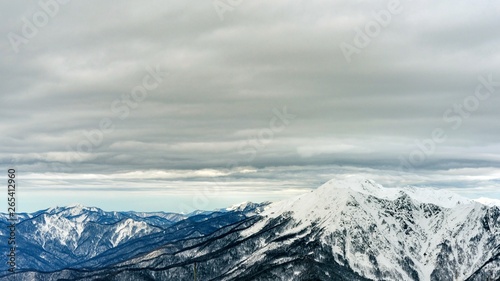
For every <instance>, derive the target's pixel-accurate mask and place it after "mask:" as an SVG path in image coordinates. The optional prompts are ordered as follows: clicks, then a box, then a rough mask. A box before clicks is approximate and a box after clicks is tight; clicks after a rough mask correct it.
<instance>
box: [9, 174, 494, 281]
mask: <svg viewBox="0 0 500 281" xmlns="http://www.w3.org/2000/svg"><path fill="white" fill-rule="evenodd" d="M55 213H56V214H57V213H58V212H55ZM199 216H200V217H197V216H193V217H188V218H186V219H184V220H180V221H178V222H176V223H174V224H173V225H170V226H168V227H164V228H163V229H162V230H160V231H157V232H155V231H156V230H154V229H153V227H159V226H155V225H153V226H151V227H152V228H151V230H148V228H147V227H146V228H140V227H137V228H135V229H146V230H143V231H149V233H148V234H146V233H145V232H136V233H139V234H138V236H140V235H142V236H140V237H139V238H137V239H134V238H127V239H129V241H128V242H125V243H118V244H117V245H116V246H113V243H111V242H110V245H111V246H112V247H111V248H110V249H108V250H107V251H106V253H105V254H104V255H100V256H98V257H96V258H92V259H89V260H88V261H84V262H82V263H80V264H79V265H80V266H81V268H86V269H87V270H85V271H82V270H76V269H65V270H59V271H55V272H50V273H42V272H40V270H28V271H27V272H20V273H18V274H16V276H14V277H16V278H18V279H17V280H63V279H64V280H74V279H82V280H124V281H126V280H134V281H135V280H193V275H194V272H195V268H196V275H197V277H198V280H287V281H288V280H398V281H399V280H446V281H448V280H478V281H479V280H480V281H483V280H499V279H500V209H499V208H498V207H497V206H487V205H484V204H481V203H478V202H476V201H472V200H468V199H466V198H463V197H460V196H458V195H455V194H452V193H449V192H443V191H440V190H435V189H422V188H412V187H405V188H384V187H382V186H380V185H378V184H376V183H375V182H373V181H371V180H365V179H359V178H355V177H353V178H346V179H345V180H343V181H330V182H327V183H326V184H324V185H322V186H321V187H319V188H317V189H316V190H313V191H311V192H310V193H307V194H304V195H301V196H298V197H295V198H292V199H289V200H285V201H281V202H276V203H272V204H264V205H255V204H253V203H243V204H239V205H235V206H233V207H230V208H228V209H227V210H225V211H222V212H215V213H213V214H209V215H207V214H204V215H199ZM32 219H33V218H32ZM121 222H122V224H125V222H127V220H125V221H123V220H122V221H121ZM134 222H135V221H134ZM130 223H132V222H130ZM54 224H56V223H54ZM56 225H57V224H56ZM54 229H55V230H54V231H56V232H58V231H62V230H56V228H54ZM74 229H75V230H74V232H76V233H78V231H80V230H79V229H78V228H77V227H74ZM115 229H120V228H119V227H117V228H115ZM128 229H129V230H130V229H134V226H133V224H132V226H130V227H128ZM84 231H85V230H84ZM132 232H133V231H132ZM132 232H131V231H128V232H126V234H127V235H128V234H130V233H132ZM127 235H125V236H127ZM130 236H134V234H130ZM114 237H115V239H116V235H115V236H114ZM127 237H129V236H127ZM33 239H34V238H33ZM53 239H55V240H64V239H61V238H60V237H59V236H54V238H53ZM107 239H110V241H116V240H112V237H108V238H107ZM122 239H123V238H122ZM120 241H121V240H120ZM130 241H132V242H130ZM61 245H62V243H61ZM66 245H68V242H66ZM127 253H133V254H128V255H127ZM123 256H125V257H126V258H123ZM116 257H122V259H116ZM109 260H112V261H113V262H109Z"/></svg>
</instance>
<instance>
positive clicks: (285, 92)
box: [0, 0, 500, 211]
mask: <svg viewBox="0 0 500 281" xmlns="http://www.w3.org/2000/svg"><path fill="white" fill-rule="evenodd" d="M63 2H67V3H63ZM40 3H42V4H40ZM43 3H47V4H46V5H45V4H43ZM499 14H500V3H498V1H482V0H480V1H474V2H470V1H456V0H454V1H451V0H450V1H439V3H436V2H435V1H404V0H401V1H331V0H330V1H281V0H277V1H254V0H252V1H247V0H243V1H237V0H232V1H228V0H220V1H199V2H197V3H196V4H193V3H188V2H187V1H60V2H56V1H55V0H52V1H49V0H42V1H40V2H37V1H2V3H1V9H0V18H1V19H2V24H1V26H0V33H1V34H3V40H1V41H0V51H1V54H0V73H1V76H0V79H1V83H0V93H1V110H0V118H1V123H0V128H1V132H2V134H1V135H0V162H1V163H2V166H3V167H4V170H6V169H8V168H10V167H15V168H16V169H17V170H18V177H19V193H18V201H19V207H20V209H21V210H22V211H34V210H37V209H42V208H47V207H51V206H55V205H67V204H70V203H76V202H79V203H83V204H85V205H93V206H98V207H101V208H104V209H108V210H110V209H114V210H128V209H135V210H145V211H150V210H164V211H188V210H191V209H213V208H217V207H224V206H227V205H230V204H232V203H238V202H241V201H246V200H252V201H266V200H279V199H282V198H286V197H289V196H292V195H295V194H300V193H301V192H305V191H307V190H310V189H312V188H315V187H317V186H318V185H320V184H322V183H324V182H325V181H327V180H329V179H330V178H336V177H343V176H345V175H348V174H361V175H362V176H366V177H368V178H373V179H374V180H376V181H378V182H379V183H381V184H384V185H387V186H398V185H407V184H410V185H417V186H435V187H437V188H449V189H452V190H454V191H457V192H459V193H461V194H463V195H465V196H468V197H471V198H476V197H481V196H486V197H492V198H497V199H500V143H499V139H500V122H499V119H500V110H499V107H500V68H499V65H500V51H499V50H500V36H499V35H498V30H499V29H500V18H499V17H498V15H499ZM1 195H2V196H6V195H5V194H1ZM192 198H195V199H194V201H193V199H192Z"/></svg>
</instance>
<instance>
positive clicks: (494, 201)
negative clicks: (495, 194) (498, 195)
mask: <svg viewBox="0 0 500 281" xmlns="http://www.w3.org/2000/svg"><path fill="white" fill-rule="evenodd" d="M474 201H476V202H479V203H481V204H483V205H486V206H490V207H492V206H498V207H500V199H493V198H486V197H481V198H478V199H474Z"/></svg>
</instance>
